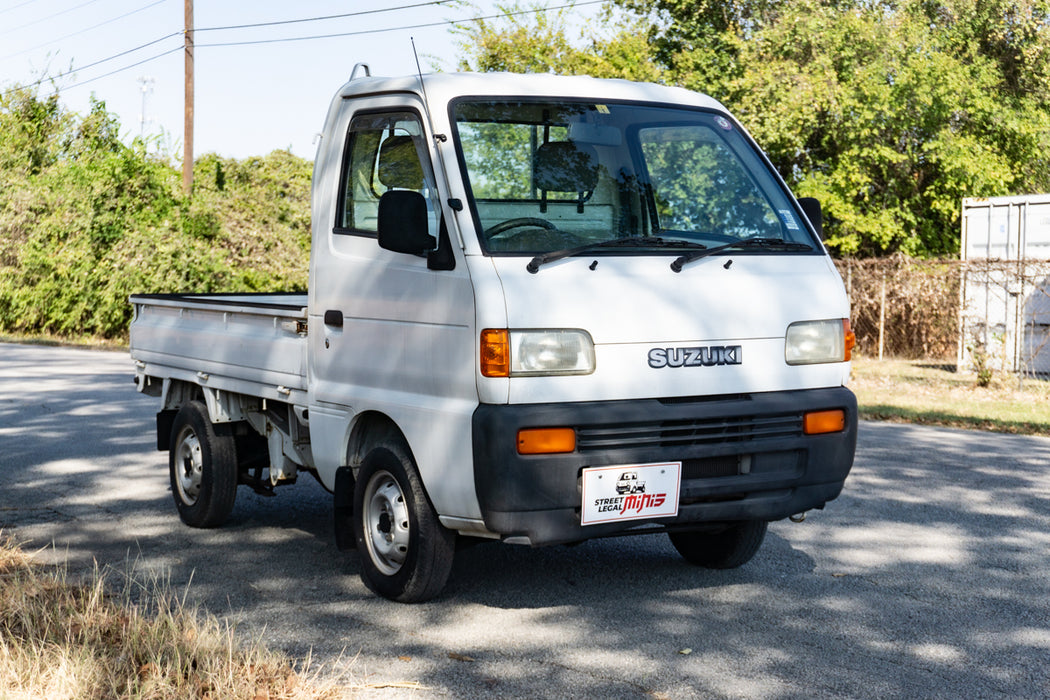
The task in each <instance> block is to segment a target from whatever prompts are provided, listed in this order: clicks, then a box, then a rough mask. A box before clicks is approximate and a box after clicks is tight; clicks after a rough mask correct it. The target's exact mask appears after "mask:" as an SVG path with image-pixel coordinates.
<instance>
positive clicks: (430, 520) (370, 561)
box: [353, 441, 456, 603]
mask: <svg viewBox="0 0 1050 700" xmlns="http://www.w3.org/2000/svg"><path fill="white" fill-rule="evenodd" d="M353 518H354V539H355V540H356V541H357V551H358V553H359V554H360V555H361V579H362V580H363V581H364V583H365V585H366V586H368V587H369V588H370V589H372V590H373V591H375V592H376V593H378V594H379V595H381V596H383V597H384V598H389V599H390V600H396V601H398V602H401V603H419V602H423V601H425V600H430V599H431V598H433V597H434V596H436V595H437V594H438V593H440V592H441V590H442V589H443V588H444V587H445V583H446V582H447V581H448V577H449V574H450V573H451V572H452V557H453V554H454V553H455V548H456V546H455V545H456V536H455V533H454V532H452V531H450V530H447V529H446V528H445V527H443V526H442V525H441V523H440V522H438V519H437V515H436V514H435V513H434V509H433V507H432V506H431V505H430V501H429V500H428V499H427V495H426V492H425V491H424V490H423V484H422V482H421V481H420V479H419V475H418V474H417V473H416V468H415V465H414V463H413V461H412V458H411V457H410V456H409V455H408V450H407V448H405V446H404V445H403V444H400V443H399V442H393V441H391V442H388V443H383V444H381V445H379V446H377V447H375V448H374V449H372V450H371V451H370V452H369V453H368V454H367V455H366V456H365V459H364V462H363V463H362V465H361V470H360V471H359V472H358V475H357V480H356V483H355V485H354V516H353Z"/></svg>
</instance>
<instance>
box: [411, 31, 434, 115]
mask: <svg viewBox="0 0 1050 700" xmlns="http://www.w3.org/2000/svg"><path fill="white" fill-rule="evenodd" d="M408 40H409V41H411V42H412V56H413V57H414V58H415V59H416V75H418V76H419V87H420V88H422V89H423V105H424V107H426V105H428V104H429V103H430V99H429V98H428V97H427V84H426V83H424V82H423V69H422V68H420V67H419V53H418V52H417V51H416V38H415V37H414V36H410V37H408ZM428 112H429V110H428ZM427 117H428V118H429V114H428V115H427Z"/></svg>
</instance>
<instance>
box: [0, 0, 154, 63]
mask: <svg viewBox="0 0 1050 700" xmlns="http://www.w3.org/2000/svg"><path fill="white" fill-rule="evenodd" d="M29 1H30V2H32V1H33V0H29ZM166 1H167V0H156V2H154V3H151V4H149V5H144V6H143V7H139V8H137V9H134V10H132V11H131V12H125V13H124V14H122V15H120V16H119V17H113V18H112V19H107V20H106V21H104V22H99V23H98V24H93V25H91V26H90V27H85V28H83V29H81V30H80V31H76V32H73V33H72V34H66V35H65V36H60V37H58V38H57V39H51V40H50V41H45V42H44V43H43V44H37V45H36V46H33V47H32V48H28V49H23V50H22V51H16V52H15V53H12V54H8V55H6V56H0V61H6V60H7V59H9V58H14V57H15V56H21V55H22V54H26V53H29V52H30V51H36V50H37V49H41V48H43V47H45V46H50V45H51V44H57V43H58V42H60V41H65V40H66V39H71V38H72V37H75V36H78V35H80V34H86V33H87V32H90V31H91V30H93V29H98V28H99V27H104V26H106V25H107V24H112V23H113V22H117V21H120V20H122V19H124V18H125V17H130V16H131V15H133V14H136V13H138V12H142V11H143V10H148V9H149V8H151V7H155V6H157V5H161V4H163V3H164V2H166Z"/></svg>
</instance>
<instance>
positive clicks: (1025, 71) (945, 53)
mask: <svg viewBox="0 0 1050 700" xmlns="http://www.w3.org/2000/svg"><path fill="white" fill-rule="evenodd" d="M617 6H618V7H619V8H621V9H622V10H624V11H625V12H626V13H627V14H626V15H624V14H616V13H615V12H613V11H612V10H609V13H610V14H609V17H610V18H614V19H616V21H618V22H619V23H621V24H624V26H625V28H624V29H621V30H620V31H618V32H616V33H614V34H613V36H612V38H611V39H609V38H604V39H603V38H601V37H596V36H594V35H593V34H591V35H584V37H583V38H582V39H581V41H582V42H583V44H584V45H586V46H588V48H586V49H576V48H574V47H573V44H572V42H570V41H568V40H567V38H566V37H567V34H566V31H565V28H564V16H559V17H558V18H557V19H555V20H548V19H545V18H544V15H543V14H542V13H537V14H536V15H535V19H531V20H522V19H513V20H511V21H510V24H507V25H503V26H495V25H484V26H479V27H476V28H473V29H468V30H465V31H464V34H465V35H466V36H468V37H469V38H470V39H471V40H472V42H473V43H470V42H467V43H466V45H465V48H467V51H468V55H472V56H477V55H479V54H478V53H474V54H471V51H472V50H474V51H479V50H481V48H482V47H483V53H484V55H485V56H486V61H485V62H484V63H478V64H476V65H477V67H478V68H479V69H482V70H490V69H492V68H490V67H489V66H495V65H499V66H500V67H499V69H500V70H538V69H543V70H556V71H557V72H563V73H580V72H592V71H591V68H592V67H593V66H597V67H598V70H594V71H593V72H592V74H596V75H612V76H615V77H628V78H632V79H638V77H636V76H634V75H631V74H630V71H629V63H630V61H631V60H635V61H637V63H638V65H642V66H645V67H646V73H647V74H655V75H656V77H657V80H658V81H661V82H667V83H672V84H676V85H681V86H683V87H686V88H689V89H692V90H697V91H701V92H706V93H708V94H710V95H712V96H713V97H715V98H716V99H719V100H721V101H722V102H723V103H725V104H726V105H727V106H728V107H729V108H730V109H731V110H733V112H734V113H735V114H736V116H737V117H738V118H740V119H741V121H742V122H743V123H744V125H745V126H746V127H747V128H748V129H749V130H750V131H751V132H752V134H753V135H754V136H755V137H756V140H757V141H758V142H759V143H760V144H761V145H762V146H763V148H765V149H766V150H767V153H768V155H769V156H770V159H771V160H772V161H773V163H774V165H775V166H776V167H777V168H778V170H780V172H781V174H782V175H783V176H784V177H785V178H786V179H787V180H788V182H789V184H790V185H791V186H792V187H793V188H794V189H795V190H796V192H798V193H799V194H800V195H809V196H816V197H818V198H820V199H821V200H822V202H823V204H824V209H825V214H826V224H825V232H826V235H827V236H828V243H829V245H830V246H831V247H832V248H834V249H837V250H838V251H839V252H841V253H846V254H885V253H891V252H895V251H903V252H906V253H908V254H911V255H921V256H929V255H954V254H956V253H957V252H958V245H959V236H958V223H959V211H960V201H961V199H962V198H963V197H966V196H991V195H1002V194H1019V193H1027V192H1039V191H1050V24H1048V17H1050V2H1048V1H1047V0H944V1H943V2H936V1H935V0H899V1H897V2H894V1H890V0H886V1H882V2H880V1H878V0H874V1H873V0H794V1H792V2H787V0H617ZM529 22H531V23H532V24H529ZM643 36H644V37H645V39H646V41H645V43H644V45H643V44H642V43H641V42H639V38H640V37H643ZM588 42H589V43H588ZM621 44H626V45H630V46H631V47H632V48H633V51H632V52H631V53H629V54H628V56H629V58H628V61H626V62H623V63H615V62H613V61H609V60H607V56H609V55H610V53H611V49H612V47H615V46H619V45H621ZM471 47H477V48H475V49H472V48H471ZM581 52H582V53H583V54H592V56H591V58H590V59H588V60H590V61H591V63H588V62H587V60H585V59H584V58H582V57H581V56H580V55H579V54H580V53H581ZM501 59H504V60H503V62H502V63H501V62H500V61H501ZM602 71H604V72H602Z"/></svg>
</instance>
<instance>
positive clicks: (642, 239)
mask: <svg viewBox="0 0 1050 700" xmlns="http://www.w3.org/2000/svg"><path fill="white" fill-rule="evenodd" d="M618 247H624V248H626V247H637V248H693V249H695V250H696V251H697V252H700V251H702V250H704V249H706V248H707V246H705V245H704V244H703V243H692V242H690V241H677V240H670V239H667V238H660V237H658V236H623V237H622V238H612V239H610V240H608V241H599V242H597V243H587V244H586V245H581V246H576V247H575V248H566V249H564V250H552V251H551V252H549V253H543V254H542V255H537V256H536V257H534V258H533V259H532V260H530V261H529V264H528V265H526V266H525V269H526V270H528V271H529V272H532V273H536V272H538V271H539V269H540V265H546V264H547V263H549V262H554V261H555V260H561V259H562V258H571V257H572V256H574V255H579V254H580V253H586V252H588V251H591V250H596V249H598V248H618ZM679 260H681V258H679Z"/></svg>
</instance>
